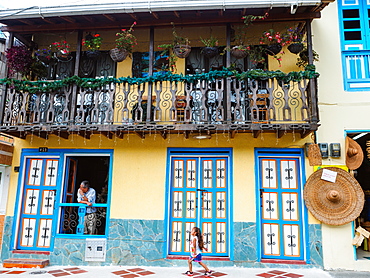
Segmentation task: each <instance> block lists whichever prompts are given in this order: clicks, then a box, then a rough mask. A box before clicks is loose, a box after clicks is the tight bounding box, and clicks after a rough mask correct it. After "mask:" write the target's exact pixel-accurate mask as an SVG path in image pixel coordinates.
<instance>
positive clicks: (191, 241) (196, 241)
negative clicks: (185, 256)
mask: <svg viewBox="0 0 370 278" xmlns="http://www.w3.org/2000/svg"><path fill="white" fill-rule="evenodd" d="M194 238H195V246H193V242H194ZM190 247H195V254H196V255H198V254H200V253H202V250H200V248H199V243H198V237H197V236H191V238H190Z"/></svg>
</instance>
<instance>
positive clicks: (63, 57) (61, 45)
mask: <svg viewBox="0 0 370 278" xmlns="http://www.w3.org/2000/svg"><path fill="white" fill-rule="evenodd" d="M52 45H53V46H54V47H55V48H56V52H55V56H56V57H57V59H58V60H59V61H61V62H68V61H70V60H71V59H72V56H71V50H70V48H71V46H70V45H69V43H68V42H67V41H66V40H62V41H56V42H53V43H52Z"/></svg>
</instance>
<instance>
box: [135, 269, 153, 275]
mask: <svg viewBox="0 0 370 278" xmlns="http://www.w3.org/2000/svg"><path fill="white" fill-rule="evenodd" d="M137 274H140V275H141V276H145V275H151V274H155V273H154V272H151V271H149V270H146V271H143V272H138V273H137Z"/></svg>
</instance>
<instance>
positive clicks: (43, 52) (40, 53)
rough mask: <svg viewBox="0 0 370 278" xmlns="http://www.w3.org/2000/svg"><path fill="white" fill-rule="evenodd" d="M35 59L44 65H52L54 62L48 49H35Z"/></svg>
mask: <svg viewBox="0 0 370 278" xmlns="http://www.w3.org/2000/svg"><path fill="white" fill-rule="evenodd" d="M35 57H36V59H37V60H39V61H40V62H42V63H43V64H45V65H49V64H52V63H53V62H54V61H55V57H54V56H53V53H52V52H51V49H50V47H48V48H41V49H37V50H36V51H35Z"/></svg>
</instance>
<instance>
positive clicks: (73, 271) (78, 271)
mask: <svg viewBox="0 0 370 278" xmlns="http://www.w3.org/2000/svg"><path fill="white" fill-rule="evenodd" d="M70 272H71V273H73V274H79V273H85V272H87V271H86V270H83V269H80V270H72V271H70Z"/></svg>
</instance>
